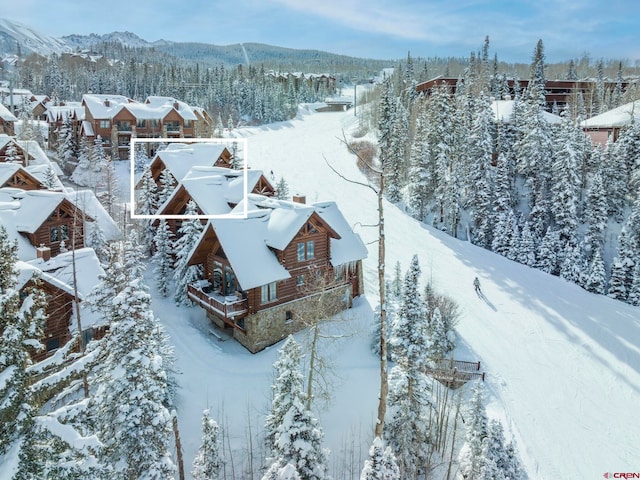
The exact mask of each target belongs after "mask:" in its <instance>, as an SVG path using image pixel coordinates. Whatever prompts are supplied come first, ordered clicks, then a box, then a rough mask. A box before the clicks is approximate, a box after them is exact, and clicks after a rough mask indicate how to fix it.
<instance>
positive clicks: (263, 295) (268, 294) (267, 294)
mask: <svg viewBox="0 0 640 480" xmlns="http://www.w3.org/2000/svg"><path fill="white" fill-rule="evenodd" d="M277 298H278V296H277V289H276V282H271V283H268V284H267V285H262V287H261V289H260V303H261V304H263V305H264V304H265V303H269V302H273V301H274V300H277Z"/></svg>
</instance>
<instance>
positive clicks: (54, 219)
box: [0, 187, 94, 260]
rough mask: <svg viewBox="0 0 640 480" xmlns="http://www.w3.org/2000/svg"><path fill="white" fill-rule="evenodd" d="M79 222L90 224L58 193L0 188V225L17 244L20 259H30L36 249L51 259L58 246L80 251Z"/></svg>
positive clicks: (91, 219) (81, 228) (82, 228)
mask: <svg viewBox="0 0 640 480" xmlns="http://www.w3.org/2000/svg"><path fill="white" fill-rule="evenodd" d="M83 219H84V221H86V222H92V221H94V219H93V218H92V217H90V216H88V215H86V214H85V213H84V212H83V211H82V210H81V209H80V208H78V207H76V205H74V203H73V202H72V201H71V200H69V199H68V198H67V196H66V195H65V194H64V193H62V192H53V191H49V190H22V189H18V188H6V187H5V188H0V225H4V226H5V228H6V229H7V232H8V233H9V235H10V238H15V239H16V240H19V241H18V251H19V256H20V258H21V259H26V260H29V259H32V258H34V257H35V249H36V248H38V247H47V248H49V250H50V252H51V256H55V255H57V254H58V253H60V245H61V243H62V242H64V243H65V246H66V248H67V249H69V250H71V249H72V248H76V249H78V248H82V247H84V246H85V244H84V230H85V228H84V223H85V222H83Z"/></svg>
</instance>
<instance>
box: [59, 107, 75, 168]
mask: <svg viewBox="0 0 640 480" xmlns="http://www.w3.org/2000/svg"><path fill="white" fill-rule="evenodd" d="M77 156H78V145H77V143H76V139H75V135H74V134H73V125H72V123H71V116H70V115H65V117H64V120H63V122H62V126H61V127H60V131H59V133H58V158H59V159H60V162H61V163H62V167H63V168H66V167H67V166H68V165H69V163H70V162H72V161H73V160H75V159H76V157H77Z"/></svg>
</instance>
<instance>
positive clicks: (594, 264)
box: [585, 248, 607, 295]
mask: <svg viewBox="0 0 640 480" xmlns="http://www.w3.org/2000/svg"><path fill="white" fill-rule="evenodd" d="M600 251H601V249H600V248H599V249H598V250H596V251H595V252H594V254H593V257H592V258H591V264H590V265H589V272H588V273H587V278H586V280H585V288H586V289H587V290H588V291H590V292H593V293H597V294H599V295H604V293H605V291H606V286H607V285H606V274H605V270H604V261H603V260H602V254H601V253H600Z"/></svg>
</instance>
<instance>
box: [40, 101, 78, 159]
mask: <svg viewBox="0 0 640 480" xmlns="http://www.w3.org/2000/svg"><path fill="white" fill-rule="evenodd" d="M66 118H70V119H71V129H72V131H73V138H74V139H76V140H77V139H78V138H80V127H81V125H82V121H83V120H84V107H83V106H82V103H80V102H66V103H65V104H64V105H48V107H47V112H46V116H45V120H46V122H47V123H48V124H49V139H48V140H49V148H52V149H56V148H58V146H59V145H60V131H61V129H62V125H63V124H64V121H65V119H66Z"/></svg>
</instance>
